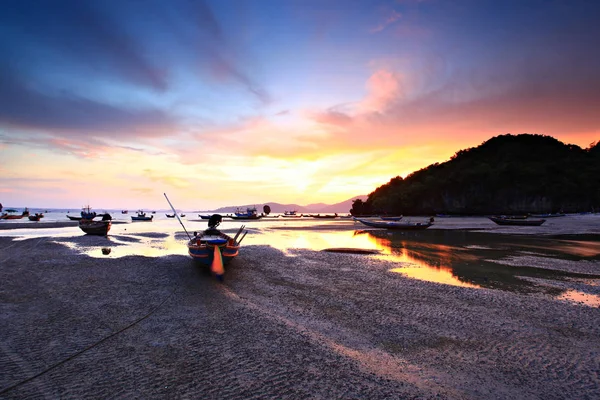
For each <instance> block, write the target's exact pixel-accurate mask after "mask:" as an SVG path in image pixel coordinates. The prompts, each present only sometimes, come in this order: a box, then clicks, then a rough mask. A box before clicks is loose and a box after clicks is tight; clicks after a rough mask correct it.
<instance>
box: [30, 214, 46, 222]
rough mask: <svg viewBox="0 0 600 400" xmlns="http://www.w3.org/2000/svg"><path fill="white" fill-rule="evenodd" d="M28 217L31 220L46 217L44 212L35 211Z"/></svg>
mask: <svg viewBox="0 0 600 400" xmlns="http://www.w3.org/2000/svg"><path fill="white" fill-rule="evenodd" d="M28 218H29V220H30V221H39V220H40V219H42V218H44V214H42V213H35V214H34V215H29V216H28Z"/></svg>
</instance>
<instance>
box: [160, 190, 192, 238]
mask: <svg viewBox="0 0 600 400" xmlns="http://www.w3.org/2000/svg"><path fill="white" fill-rule="evenodd" d="M163 194H164V195H165V199H167V203H169V205H170V206H171V210H173V213H174V214H175V216H176V217H177V221H179V223H180V224H181V227H182V228H183V230H184V231H185V234H186V235H187V237H188V238H189V239H190V240H192V237H191V236H190V234H189V233H188V231H187V229H185V226H183V222H181V220H180V219H179V215H178V214H177V211H175V207H173V204H171V202H170V201H169V198H168V197H167V194H166V193H163Z"/></svg>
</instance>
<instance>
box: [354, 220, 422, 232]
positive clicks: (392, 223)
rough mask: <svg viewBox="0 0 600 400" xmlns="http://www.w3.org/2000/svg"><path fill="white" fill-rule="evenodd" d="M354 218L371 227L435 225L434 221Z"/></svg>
mask: <svg viewBox="0 0 600 400" xmlns="http://www.w3.org/2000/svg"><path fill="white" fill-rule="evenodd" d="M354 220H355V221H358V222H360V223H362V224H363V225H366V226H370V227H371V228H385V229H395V230H405V231H409V230H421V229H427V228H429V227H430V226H431V225H433V223H432V222H408V221H383V220H378V221H377V220H369V219H362V218H354Z"/></svg>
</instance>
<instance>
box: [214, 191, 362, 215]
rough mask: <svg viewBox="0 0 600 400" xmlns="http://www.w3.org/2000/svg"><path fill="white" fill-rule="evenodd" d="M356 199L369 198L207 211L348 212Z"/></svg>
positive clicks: (242, 206) (245, 205)
mask: <svg viewBox="0 0 600 400" xmlns="http://www.w3.org/2000/svg"><path fill="white" fill-rule="evenodd" d="M355 199H360V200H362V201H366V200H367V195H362V196H355V197H352V198H351V199H348V200H345V201H342V202H340V203H336V204H325V203H314V204H308V205H306V206H301V205H298V204H281V203H275V202H268V203H263V204H244V205H240V206H227V207H221V208H217V209H216V210H210V211H207V212H213V213H232V212H235V210H236V209H238V208H240V209H242V210H246V208H247V207H256V209H257V210H258V212H259V213H261V212H263V207H264V206H265V205H268V206H269V207H271V212H272V213H283V212H285V211H293V210H296V211H297V212H299V213H336V212H337V213H348V212H350V209H351V208H352V202H353V201H354V200H355Z"/></svg>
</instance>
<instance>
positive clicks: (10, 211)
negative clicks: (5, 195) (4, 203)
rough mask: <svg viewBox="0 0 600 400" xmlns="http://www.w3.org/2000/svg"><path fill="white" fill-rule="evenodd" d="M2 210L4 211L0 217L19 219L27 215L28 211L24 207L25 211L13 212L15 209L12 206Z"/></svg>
mask: <svg viewBox="0 0 600 400" xmlns="http://www.w3.org/2000/svg"><path fill="white" fill-rule="evenodd" d="M4 211H6V212H5V213H4V214H2V215H0V219H21V218H23V217H26V216H28V215H29V211H28V210H27V209H25V211H23V212H22V213H21V214H15V213H16V212H17V210H14V209H12V208H7V209H6V210H4Z"/></svg>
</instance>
